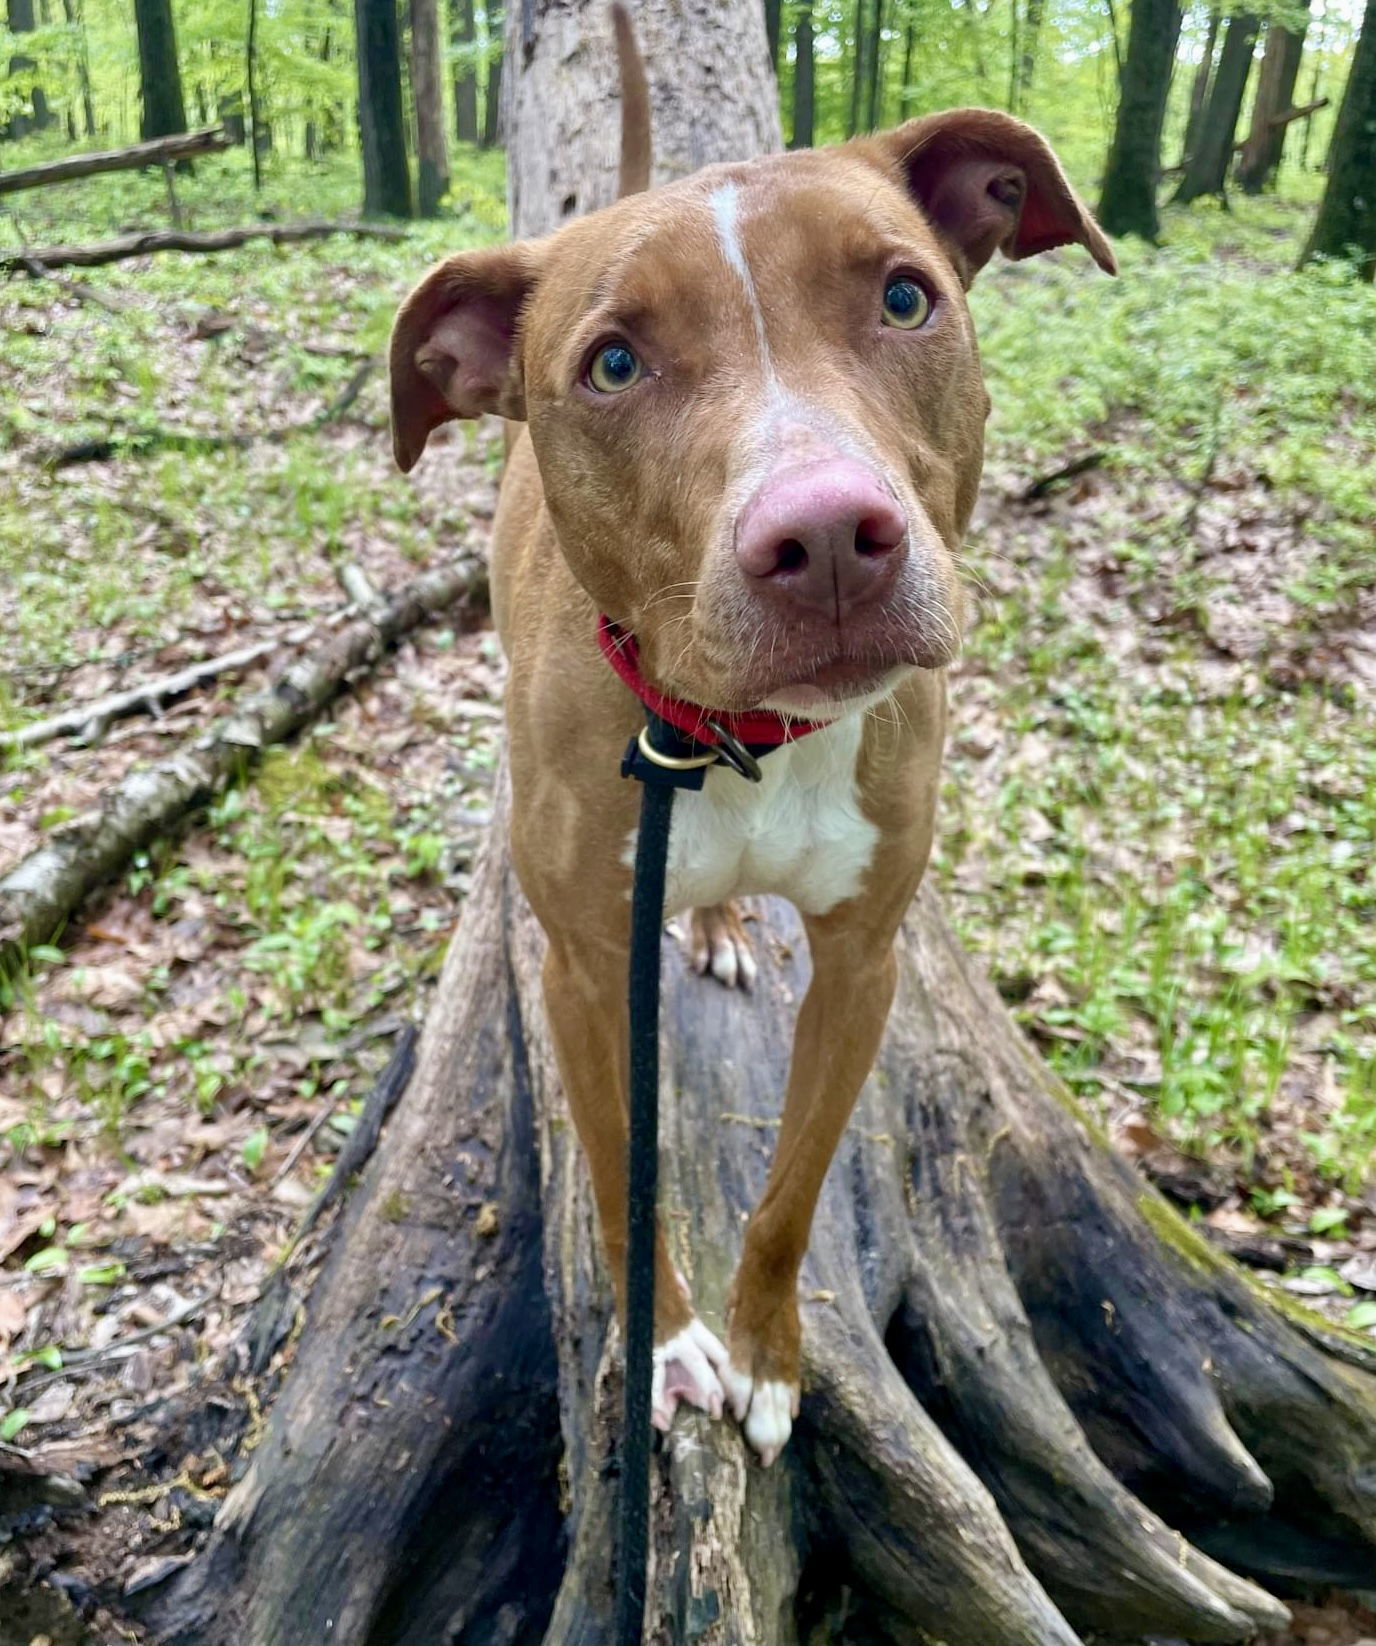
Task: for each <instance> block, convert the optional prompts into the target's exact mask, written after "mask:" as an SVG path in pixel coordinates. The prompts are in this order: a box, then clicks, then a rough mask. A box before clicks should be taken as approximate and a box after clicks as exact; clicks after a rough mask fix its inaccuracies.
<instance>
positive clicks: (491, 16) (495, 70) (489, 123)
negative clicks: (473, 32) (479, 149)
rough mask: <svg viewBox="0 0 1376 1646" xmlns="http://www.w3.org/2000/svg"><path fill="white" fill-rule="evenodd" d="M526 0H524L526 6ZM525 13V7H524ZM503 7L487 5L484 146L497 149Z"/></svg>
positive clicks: (500, 108) (502, 51)
mask: <svg viewBox="0 0 1376 1646" xmlns="http://www.w3.org/2000/svg"><path fill="white" fill-rule="evenodd" d="M524 5H525V0H522V6H523V8H524ZM523 15H524V9H523ZM502 29H503V23H502V8H501V6H500V5H498V4H495V3H494V0H488V7H487V85H486V86H485V88H484V90H483V139H482V142H483V147H484V148H485V149H495V148H496V147H497V145H498V144H499V143H500V142H501V140H502V64H503V61H504V59H505V57H506V50H505V47H504V46H503V44H502Z"/></svg>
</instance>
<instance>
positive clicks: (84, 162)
mask: <svg viewBox="0 0 1376 1646" xmlns="http://www.w3.org/2000/svg"><path fill="white" fill-rule="evenodd" d="M228 147H229V139H228V138H227V137H226V136H225V131H224V127H223V126H205V127H203V128H202V129H201V130H200V131H183V132H176V133H175V134H174V135H172V136H171V137H154V138H152V139H150V140H149V141H148V142H146V143H131V144H130V145H129V146H128V147H127V148H123V149H102V150H100V151H98V152H97V153H95V154H70V155H68V156H67V157H66V159H65V160H48V161H45V162H44V164H43V165H41V166H26V167H25V168H24V169H23V170H22V171H5V172H0V194H17V193H18V192H19V190H20V189H43V188H47V187H48V185H49V184H50V183H70V182H73V181H75V179H76V178H78V177H94V176H95V175H96V174H97V173H98V172H105V171H135V170H137V169H138V168H139V167H141V166H160V165H166V164H167V163H169V162H170V161H173V160H186V159H189V158H190V156H192V155H193V154H214V153H217V152H218V151H219V150H220V149H227V148H228Z"/></svg>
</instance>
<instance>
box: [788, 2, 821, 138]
mask: <svg viewBox="0 0 1376 1646" xmlns="http://www.w3.org/2000/svg"><path fill="white" fill-rule="evenodd" d="M816 76H817V63H816V58H815V57H814V55H813V36H812V4H811V0H804V3H803V4H802V5H801V6H799V8H798V17H797V21H796V22H795V23H794V25H793V135H792V137H791V138H790V139H789V147H790V148H793V149H810V148H811V147H812V144H813V141H814V135H813V133H814V111H813V98H814V95H815V90H816Z"/></svg>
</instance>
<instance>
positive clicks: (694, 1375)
mask: <svg viewBox="0 0 1376 1646" xmlns="http://www.w3.org/2000/svg"><path fill="white" fill-rule="evenodd" d="M727 1364H728V1360H727V1354H726V1347H725V1345H724V1344H723V1343H722V1342H720V1340H719V1339H718V1338H716V1337H715V1336H714V1335H713V1334H712V1333H711V1332H709V1331H708V1330H707V1328H706V1326H704V1325H703V1323H702V1322H701V1321H700V1320H699V1319H698V1318H697V1316H696V1315H694V1317H693V1318H692V1320H690V1321H689V1322H688V1324H687V1325H686V1326H685V1327H684V1328H683V1330H682V1331H681V1332H679V1333H678V1334H677V1336H675V1337H671V1338H670V1339H669V1341H668V1342H667V1343H661V1344H658V1345H657V1346H656V1348H655V1374H654V1384H653V1387H652V1391H651V1402H652V1404H651V1410H650V1421H651V1422H652V1423H653V1424H654V1426H655V1428H656V1429H661V1430H663V1431H665V1432H666V1433H667V1432H668V1429H669V1425H670V1424H671V1423H672V1422H673V1421H674V1412H675V1411H676V1410H677V1409H678V1403H679V1401H680V1400H686V1401H687V1402H688V1404H689V1405H690V1406H696V1407H697V1408H698V1410H699V1411H700V1412H706V1413H708V1415H709V1416H711V1417H720V1416H721V1412H722V1404H723V1402H724V1399H725V1396H724V1394H723V1392H722V1385H721V1374H722V1373H724V1372H725V1370H726V1367H727Z"/></svg>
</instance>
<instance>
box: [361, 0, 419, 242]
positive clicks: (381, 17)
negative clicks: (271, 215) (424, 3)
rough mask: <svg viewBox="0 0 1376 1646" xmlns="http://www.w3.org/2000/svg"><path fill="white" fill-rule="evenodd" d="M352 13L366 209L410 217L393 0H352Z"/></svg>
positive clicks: (375, 214)
mask: <svg viewBox="0 0 1376 1646" xmlns="http://www.w3.org/2000/svg"><path fill="white" fill-rule="evenodd" d="M354 16H355V20H356V24H357V30H358V128H359V137H360V139H361V140H362V144H363V210H364V214H365V215H366V216H368V217H409V216H410V215H411V174H410V172H409V170H408V169H407V165H406V123H405V119H404V117H403V114H402V101H401V40H400V33H399V30H398V27H397V0H354Z"/></svg>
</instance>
